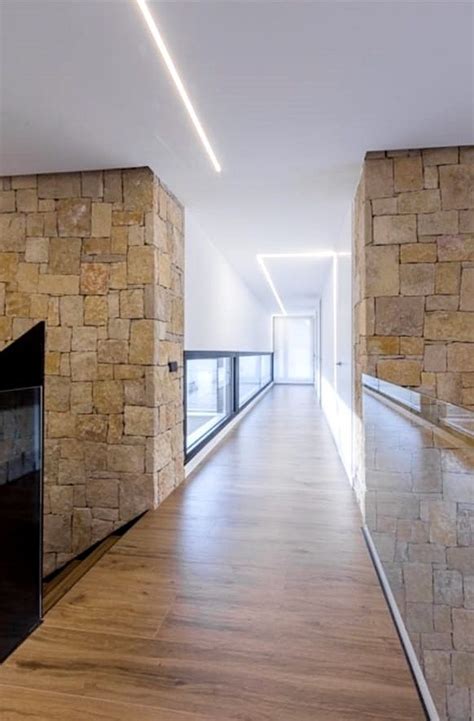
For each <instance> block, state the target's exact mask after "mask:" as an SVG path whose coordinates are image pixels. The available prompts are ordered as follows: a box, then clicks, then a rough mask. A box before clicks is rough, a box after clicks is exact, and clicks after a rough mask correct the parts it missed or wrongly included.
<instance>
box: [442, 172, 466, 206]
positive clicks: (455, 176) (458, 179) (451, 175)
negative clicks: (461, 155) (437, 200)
mask: <svg viewBox="0 0 474 721" xmlns="http://www.w3.org/2000/svg"><path fill="white" fill-rule="evenodd" d="M439 182H440V187H441V200H442V205H443V209H444V210H451V209H458V210H460V209H465V208H474V165H445V166H444V167H442V168H440V169H439Z"/></svg>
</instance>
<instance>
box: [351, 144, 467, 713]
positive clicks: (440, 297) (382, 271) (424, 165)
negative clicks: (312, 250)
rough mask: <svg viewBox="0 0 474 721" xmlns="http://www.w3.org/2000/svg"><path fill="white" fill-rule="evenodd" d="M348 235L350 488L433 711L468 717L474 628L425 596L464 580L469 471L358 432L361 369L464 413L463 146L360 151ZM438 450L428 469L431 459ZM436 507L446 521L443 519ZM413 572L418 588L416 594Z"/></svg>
mask: <svg viewBox="0 0 474 721" xmlns="http://www.w3.org/2000/svg"><path fill="white" fill-rule="evenodd" d="M353 240H354V242H353V277H354V286H353V296H354V297H353V305H354V384H355V389H354V393H355V397H354V410H355V423H354V456H353V457H354V479H353V480H354V488H355V491H356V494H357V497H358V500H359V503H360V506H361V509H362V513H363V516H364V519H365V521H366V523H367V525H368V526H369V528H370V529H371V531H372V532H373V536H374V539H375V543H376V545H377V549H378V552H379V555H381V557H382V559H384V557H385V560H387V557H388V556H390V558H391V561H393V563H394V564H395V566H397V564H398V566H397V568H396V569H392V570H393V573H392V576H391V578H390V581H391V584H392V587H393V588H394V590H395V591H396V592H397V590H398V591H399V592H400V593H401V592H402V591H403V588H402V587H403V586H404V590H405V591H406V589H407V588H409V589H410V590H409V591H408V595H407V596H406V597H405V598H404V600H402V601H400V600H399V604H400V607H401V612H402V615H404V617H405V621H406V623H407V625H408V627H409V630H410V631H411V633H412V638H413V641H414V644H415V647H416V649H417V652H418V655H419V658H420V660H421V662H422V665H423V667H424V669H425V673H426V675H427V678H428V680H429V683H430V687H431V689H432V691H433V694H434V696H435V698H436V702H437V704H438V708H439V710H440V715H441V717H442V718H449V719H455V720H456V721H458V719H463V720H464V719H470V718H471V706H470V704H471V700H470V697H469V688H470V686H471V685H473V684H474V681H473V678H474V677H473V675H472V673H473V668H474V666H473V658H474V656H473V654H472V653H471V652H472V649H471V648H470V647H469V649H466V647H465V641H463V639H462V636H463V634H464V633H466V631H463V630H462V629H465V628H467V629H468V630H469V633H470V632H471V631H472V623H473V616H472V611H471V606H470V605H469V604H470V603H471V601H470V600H468V601H466V600H465V597H464V596H462V598H461V596H460V595H459V594H458V595H457V596H456V603H454V604H451V605H453V606H455V607H456V610H453V608H450V602H449V603H448V602H444V601H439V604H440V606H443V608H441V609H440V610H437V609H436V608H435V607H434V606H436V605H437V602H436V599H435V600H434V596H433V594H436V593H438V597H439V598H441V596H443V598H447V597H448V596H449V590H446V593H445V595H443V593H444V591H442V590H439V591H437V590H436V588H437V587H436V583H442V582H443V583H444V582H446V584H448V585H449V584H450V583H451V582H453V583H456V584H459V579H461V581H460V583H461V586H463V587H464V588H466V587H467V585H468V584H470V583H471V582H472V579H471V577H472V574H473V573H474V569H473V567H472V558H473V557H474V556H473V548H472V536H469V538H470V540H469V541H468V542H467V543H466V540H465V539H466V538H467V536H466V533H465V528H464V527H465V526H466V524H468V525H469V524H470V523H471V520H470V519H471V514H472V508H473V506H472V498H473V496H472V492H473V491H472V475H471V474H472V470H471V469H469V471H466V469H465V468H461V465H462V464H461V463H458V464H457V467H456V468H454V465H455V464H454V462H452V457H451V456H450V459H451V460H450V463H451V466H449V467H448V466H446V467H443V466H442V463H447V461H446V459H445V458H444V456H443V457H441V456H442V454H440V453H439V451H438V449H437V448H433V440H431V441H430V443H425V444H424V446H425V448H422V451H421V455H420V453H419V452H418V450H417V451H416V453H418V456H417V455H416V453H414V445H416V444H417V443H419V439H418V436H417V434H416V430H415V429H414V428H413V430H412V431H411V432H407V433H405V434H404V436H403V438H402V440H400V438H395V435H396V434H394V438H393V439H392V440H393V443H392V447H390V448H389V449H388V452H387V449H386V448H384V444H383V438H384V431H383V429H378V430H380V433H379V436H380V438H381V439H382V440H381V441H380V442H379V447H377V444H375V445H374V443H373V440H374V436H375V435H376V432H377V423H375V424H374V423H372V425H371V426H370V425H369V426H368V419H367V418H365V417H364V413H363V393H362V385H361V374H362V373H368V374H370V375H372V376H376V377H379V378H383V379H385V380H388V381H390V382H392V383H395V384H397V385H400V386H406V387H412V388H415V389H419V390H421V391H422V392H424V393H426V394H428V395H431V396H433V397H436V398H438V399H441V400H446V401H448V402H451V403H454V404H456V405H463V406H465V407H467V408H469V409H474V147H453V148H437V149H425V150H407V151H393V152H391V151H383V152H374V153H368V154H367V156H366V159H365V162H364V167H363V170H362V176H361V180H360V183H359V186H358V188H357V192H356V197H355V202H354V213H353ZM374 429H375V430H374ZM387 435H388V436H389V435H390V434H387ZM435 440H436V439H435ZM402 441H403V442H402ZM403 444H404V445H403ZM421 445H422V446H423V443H422V444H421ZM434 445H435V446H436V443H435V444H434ZM415 450H416V449H415ZM384 454H385V456H386V458H387V457H388V461H386V458H385V461H386V462H385V461H384V458H383V456H384ZM421 456H423V460H422V461H420V457H421ZM435 457H436V458H437V459H438V460H439V467H437V468H436V469H435V468H434V467H433V465H430V464H429V463H428V460H430V461H432V460H433V458H435ZM384 462H385V465H381V464H383V463H384ZM417 463H418V466H417V465H416V464H417ZM407 464H408V465H409V466H410V468H409V470H408V471H406V466H407ZM401 469H403V470H401ZM455 474H458V475H457V477H456V478H454V475H455ZM445 476H446V478H447V480H446V488H445ZM453 483H454V484H458V486H459V487H460V488H461V489H462V496H460V497H459V498H458V497H457V496H455V495H454V490H453V488H454V486H453V485H452V484H453ZM449 484H451V485H449ZM375 486H376V487H375ZM456 488H457V486H456ZM396 492H398V495H397V493H396ZM390 494H391V496H390ZM395 496H396V497H395ZM431 508H433V519H434V521H433V528H432V527H431V525H430V524H431V516H429V514H430V513H431V510H430V509H431ZM427 509H428V510H427ZM453 509H454V510H453ZM445 511H446V513H447V514H448V516H449V517H448V516H447V518H446V519H444V518H441V520H440V519H439V516H440V514H441V516H442V514H443V513H444V512H445ZM427 514H428V515H427ZM436 514H438V515H436ZM449 514H450V515H449ZM466 519H467V520H466ZM445 520H446V523H448V524H449V523H450V524H451V526H450V532H451V534H452V535H451V538H450V542H449V543H446V544H445V546H446V548H444V547H442V545H443V543H444V542H442V541H440V538H439V536H440V535H441V534H442V533H443V528H444V526H443V528H441V527H440V524H441V525H443V523H444V521H445ZM436 524H438V525H436ZM458 526H459V528H458ZM463 534H464V535H463ZM392 541H393V544H394V545H393V557H392V555H391V554H392V546H391V544H392ZM411 543H413V544H414V546H413V548H412V547H411V545H410V544H411ZM448 547H449V548H448ZM417 554H419V555H417ZM459 558H462V563H464V561H466V564H464V566H462V567H460V566H459V565H456V564H457V561H458V560H459ZM422 563H426V567H425V568H424V569H422V568H421V567H420V566H421V564H422ZM405 565H406V575H407V579H406V581H405ZM461 565H462V564H461ZM410 573H412V574H414V576H413V578H412V580H413V579H414V583H411V580H409V576H410ZM418 573H419V574H420V575H419V578H418V576H417V574H418ZM397 574H399V583H398V587H397ZM400 574H401V575H400ZM423 574H424V575H423ZM428 576H429V579H431V580H426V579H428ZM423 578H424V579H425V581H423ZM418 580H419V583H420V584H422V583H423V582H425V591H423V592H420V594H419V596H418V597H415V596H416V593H417V591H416V589H415V591H413V593H412V587H415V586H416V584H417V583H418ZM466 584H467V585H466ZM400 593H398V599H400ZM423 593H425V595H424V596H423V598H422V595H423ZM469 598H470V597H469ZM460 599H461V600H460ZM418 603H419V605H417V604H418ZM423 604H424V605H423ZM465 604H466V605H465ZM446 607H448V608H446ZM415 616H416V618H415ZM437 619H438V620H437ZM443 623H444V625H443ZM466 624H468V625H467V626H466ZM455 625H456V626H457V630H455ZM425 632H426V636H425V637H424V638H423V635H424V633H425ZM473 703H474V701H473ZM466 709H467V710H466Z"/></svg>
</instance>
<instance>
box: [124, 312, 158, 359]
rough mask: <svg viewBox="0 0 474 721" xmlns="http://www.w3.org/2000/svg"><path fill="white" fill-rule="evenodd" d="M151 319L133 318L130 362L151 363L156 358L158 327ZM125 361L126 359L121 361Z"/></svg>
mask: <svg viewBox="0 0 474 721" xmlns="http://www.w3.org/2000/svg"><path fill="white" fill-rule="evenodd" d="M157 325H158V324H157V322H156V321H153V320H133V321H132V327H131V332H130V363H137V364H143V365H152V364H153V363H155V362H156V359H157V342H156V339H157V338H158V335H159V334H158V327H157ZM123 362H125V363H126V362H127V361H123Z"/></svg>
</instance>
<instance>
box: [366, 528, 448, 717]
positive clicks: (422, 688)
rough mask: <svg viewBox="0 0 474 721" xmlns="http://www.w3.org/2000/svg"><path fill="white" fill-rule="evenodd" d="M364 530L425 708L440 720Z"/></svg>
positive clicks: (381, 568)
mask: <svg viewBox="0 0 474 721" xmlns="http://www.w3.org/2000/svg"><path fill="white" fill-rule="evenodd" d="M362 530H363V533H364V536H365V540H366V541H367V545H368V547H369V552H370V555H371V557H372V561H373V563H374V566H375V568H376V569H377V573H378V576H379V578H380V583H381V585H382V588H383V590H384V593H385V598H386V599H387V603H388V605H389V606H390V611H391V612H392V617H393V620H394V622H395V625H396V627H397V631H398V634H399V636H400V640H401V642H402V644H403V648H404V650H405V654H406V656H407V659H408V663H409V664H410V667H411V670H412V673H413V676H414V677H415V680H416V683H417V686H418V690H419V692H420V695H421V697H422V699H423V703H424V704H425V709H426V711H427V713H428V716H429V719H430V721H440V718H439V714H438V711H437V710H436V706H435V704H434V701H433V698H432V696H431V693H430V690H429V688H428V684H427V683H426V679H425V677H424V675H423V671H422V670H421V666H420V662H419V661H418V657H417V655H416V653H415V649H414V648H413V644H412V642H411V640H410V636H409V635H408V631H407V629H406V626H405V623H404V621H403V618H402V616H401V614H400V611H399V610H398V606H397V602H396V601H395V597H394V595H393V593H392V589H391V588H390V584H389V582H388V579H387V576H386V575H385V571H384V569H383V565H382V561H381V560H380V557H379V554H378V552H377V549H376V547H375V544H374V542H373V540H372V536H371V535H370V530H369V529H368V527H367V526H363V528H362Z"/></svg>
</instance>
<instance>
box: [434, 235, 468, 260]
mask: <svg viewBox="0 0 474 721" xmlns="http://www.w3.org/2000/svg"><path fill="white" fill-rule="evenodd" d="M438 257H439V260H441V261H443V260H451V261H453V260H466V261H474V235H465V236H452V235H447V236H443V237H441V238H438Z"/></svg>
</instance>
